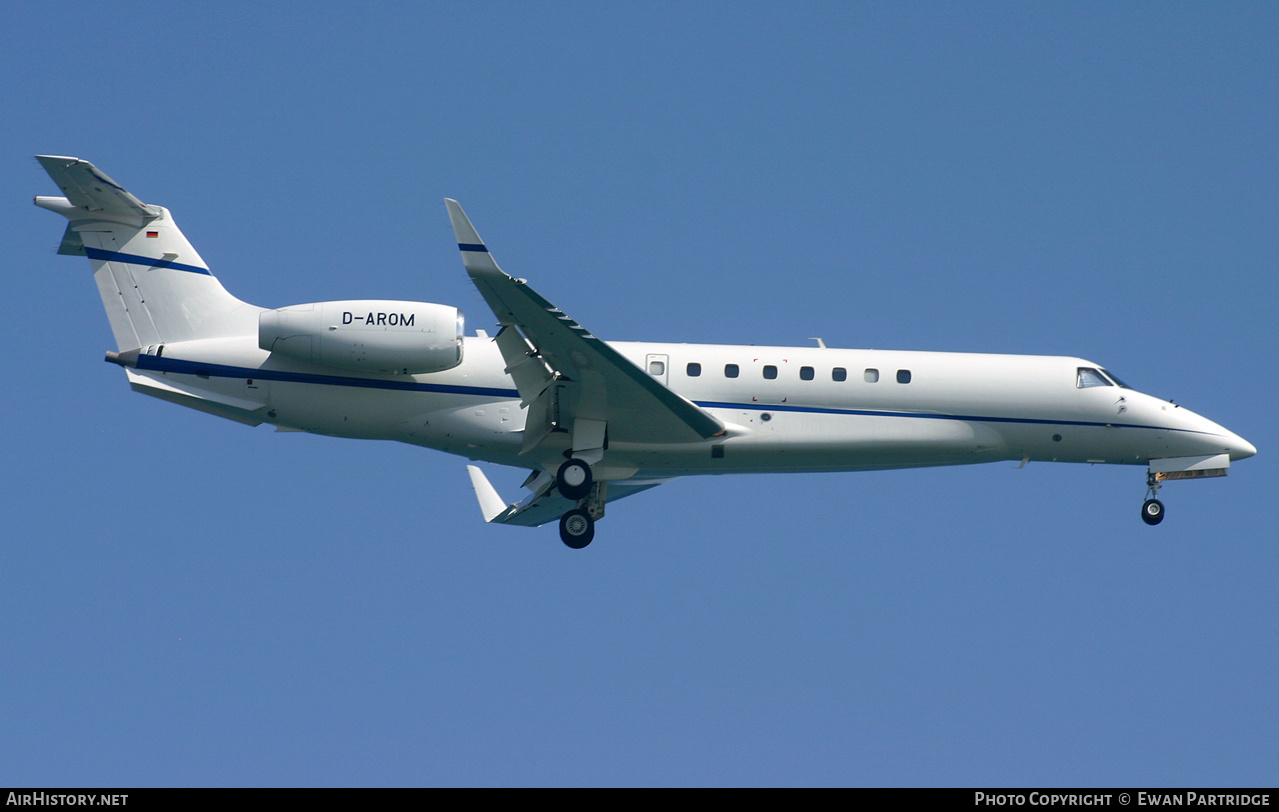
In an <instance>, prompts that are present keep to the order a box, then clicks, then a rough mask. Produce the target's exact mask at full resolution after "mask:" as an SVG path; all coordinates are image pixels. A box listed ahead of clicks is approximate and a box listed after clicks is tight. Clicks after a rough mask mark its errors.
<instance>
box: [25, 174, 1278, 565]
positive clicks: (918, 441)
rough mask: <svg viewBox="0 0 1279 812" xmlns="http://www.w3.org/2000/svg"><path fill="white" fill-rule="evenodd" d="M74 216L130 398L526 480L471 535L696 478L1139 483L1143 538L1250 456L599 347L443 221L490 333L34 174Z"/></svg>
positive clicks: (1051, 399) (1073, 416)
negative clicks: (333, 295) (269, 279)
mask: <svg viewBox="0 0 1279 812" xmlns="http://www.w3.org/2000/svg"><path fill="white" fill-rule="evenodd" d="M38 160H39V161H40V164H41V165H42V166H43V167H44V169H45V170H46V171H47V172H48V173H49V175H50V176H51V177H52V178H53V180H54V181H55V182H56V183H57V184H58V186H59V187H60V188H61V189H62V192H63V194H64V195H65V196H64V197H37V198H36V199H35V203H36V205H37V206H40V207H42V208H45V209H49V210H50V211H54V212H57V213H58V214H61V215H63V216H64V217H66V218H67V219H68V220H69V221H70V223H69V224H68V226H67V230H66V233H65V235H64V236H63V238H62V244H61V246H60V247H59V249H58V253H60V254H72V255H78V256H85V257H88V258H89V263H90V265H91V266H92V267H93V276H94V279H95V280H96V281H97V284H98V291H99V292H100V293H101V294H102V302H103V304H104V305H105V306H106V311H107V318H108V320H109V321H110V323H111V330H112V332H113V333H114V335H115V342H116V347H117V350H116V351H114V352H108V353H107V360H108V361H110V362H112V363H115V364H119V365H120V366H122V367H124V371H125V374H126V375H127V376H128V379H129V384H130V386H132V387H133V389H134V390H136V391H138V392H142V393H144V394H147V395H152V396H154V397H158V398H162V399H164V400H168V401H171V402H173V403H178V404H181V405H183V406H189V407H191V408H194V409H199V410H201V411H204V412H209V413H211V414H215V415H218V416H220V417H225V418H228V419H231V420H235V421H238V422H241V423H246V424H249V425H253V426H256V425H259V424H261V423H270V424H273V425H275V426H276V427H277V430H279V431H309V432H313V433H316V434H327V435H333V436H338V437H356V438H367V439H379V440H398V441H400V442H405V443H412V444H414V445H421V446H427V447H429V448H436V449H439V450H441V451H446V452H449V453H451V454H458V455H462V456H465V457H468V458H470V459H472V460H479V461H483V462H489V463H496V464H499V465H513V466H519V467H521V468H525V469H530V470H531V473H530V474H529V476H528V479H527V480H526V481H525V483H524V485H525V487H527V488H528V489H529V490H530V491H531V493H530V494H529V495H528V496H527V497H526V498H525V499H524V500H523V501H520V502H517V503H514V504H508V503H507V502H506V501H505V500H503V499H502V498H501V497H500V496H498V494H497V492H496V490H494V488H493V486H492V485H491V484H490V483H489V480H488V478H487V477H486V476H485V475H484V473H483V472H482V471H481V470H480V469H479V468H478V467H476V466H474V465H470V466H468V469H469V471H470V477H471V482H472V485H473V486H474V488H475V493H476V495H477V496H478V498H479V503H480V509H481V511H482V513H483V515H484V518H485V520H487V521H489V522H498V523H502V524H514V525H524V526H537V525H542V524H545V523H547V522H550V521H554V520H556V519H558V520H559V525H560V538H561V539H562V540H563V541H564V543H565V544H567V545H568V546H570V547H574V548H581V547H585V546H586V545H587V544H589V543H590V542H591V539H592V538H593V537H594V535H595V522H596V521H598V520H599V519H600V517H602V516H603V515H604V507H605V504H606V503H607V502H609V501H611V500H615V499H620V498H623V497H626V496H630V495H632V494H635V493H639V492H640V491H643V490H646V489H648V488H652V487H655V486H656V485H659V484H661V483H663V482H666V481H668V480H670V479H672V478H674V477H678V476H685V475H691V474H729V473H776V472H790V471H868V470H883V469H890V468H914V467H922V466H935V465H961V464H968V463H979V462H995V461H998V460H1020V461H1021V463H1022V464H1023V465H1024V464H1025V463H1027V462H1029V461H1032V460H1034V461H1045V462H1080V463H1110V464H1120V465H1142V466H1147V468H1148V471H1147V479H1146V485H1147V490H1146V500H1145V503H1144V504H1143V505H1142V508H1141V516H1142V518H1143V519H1144V520H1145V521H1146V523H1147V524H1152V525H1153V524H1158V523H1159V522H1160V521H1161V520H1162V519H1163V517H1164V506H1163V504H1162V503H1161V502H1160V501H1159V500H1158V498H1157V495H1158V492H1159V489H1160V487H1161V486H1162V484H1163V483H1164V482H1165V481H1167V480H1171V479H1193V478H1199V477H1212V476H1222V475H1224V474H1225V473H1226V471H1227V469H1228V468H1229V467H1230V463H1231V462H1232V461H1233V460H1239V459H1243V458H1245V457H1251V456H1252V455H1253V454H1255V453H1256V449H1255V448H1254V447H1253V446H1252V445H1251V444H1250V443H1248V442H1247V441H1246V440H1244V439H1243V438H1242V437H1239V436H1238V435H1236V434H1234V433H1232V432H1230V431H1228V430H1226V429H1225V428H1223V427H1221V426H1219V425H1217V424H1216V423H1214V422H1212V421H1211V420H1208V419H1207V418H1204V417H1200V416H1199V415H1197V414H1195V413H1194V412H1191V411H1189V410H1187V409H1183V408H1181V407H1179V406H1176V405H1175V404H1173V403H1170V402H1167V401H1163V400H1159V399H1157V398H1154V397H1151V396H1150V395H1144V394H1142V393H1140V392H1137V391H1135V390H1133V389H1131V388H1129V387H1128V386H1126V385H1125V384H1124V383H1123V382H1122V381H1121V380H1119V379H1118V378H1116V377H1115V376H1114V375H1112V374H1111V373H1110V372H1108V371H1107V370H1105V369H1103V368H1102V367H1101V366H1100V365H1098V364H1095V363H1093V362H1091V361H1086V360H1083V359H1081V358H1063V357H1048V356H1028V355H979V354H968V353H937V352H893V351H883V350H841V349H829V348H826V347H825V346H824V345H823V344H822V342H820V341H819V342H818V346H816V347H803V348H800V347H757V346H727V345H706V344H654V343H638V342H625V343H623V342H618V343H613V344H610V343H606V342H604V341H602V340H601V339H599V338H597V337H596V336H595V334H594V333H592V332H591V331H589V330H587V329H586V328H585V327H583V326H582V325H581V324H579V323H578V322H576V321H575V320H573V319H572V318H570V317H569V316H568V315H567V314H565V313H564V312H563V311H561V310H560V309H559V308H558V307H556V306H555V305H553V304H551V303H550V302H549V301H547V300H546V299H544V298H542V297H541V296H540V295H539V294H537V293H536V292H534V290H533V289H532V288H531V287H529V285H528V284H527V283H526V282H525V281H524V280H523V279H515V278H513V277H510V276H508V275H507V274H505V273H504V272H503V271H502V270H501V269H500V268H499V267H498V266H497V263H496V262H495V261H494V260H493V256H492V254H490V253H489V250H488V248H487V247H486V246H485V245H484V242H483V240H481V239H480V236H479V234H478V233H476V231H475V228H474V227H473V226H472V225H471V222H470V220H468V219H467V217H466V214H465V213H463V211H462V208H461V206H459V205H458V204H457V203H456V202H455V201H453V200H446V201H445V204H446V206H447V208H448V214H449V218H450V220H452V223H453V230H454V232H455V234H456V237H457V242H458V248H459V249H461V252H462V262H463V264H464V265H465V267H466V271H467V273H468V274H469V275H470V277H471V280H472V281H473V282H474V283H475V286H476V287H477V288H478V289H479V291H480V294H481V295H482V296H483V297H484V300H485V302H487V303H488V306H489V307H490V308H492V310H493V313H494V315H495V316H496V317H497V322H498V324H499V325H500V329H499V330H498V332H497V333H496V335H494V336H492V337H490V336H489V335H488V334H487V333H485V332H484V331H477V333H476V335H474V336H464V335H463V331H462V328H463V325H462V314H461V312H460V311H458V309H457V308H455V307H450V306H447V305H441V304H428V303H423V302H401V301H378V300H358V301H340V302H318V303H313V304H303V305H294V306H291V307H282V308H278V309H275V310H267V309H264V308H261V307H255V306H253V305H249V304H246V303H244V302H242V301H240V300H239V299H236V298H235V297H234V296H232V295H231V294H229V293H227V292H226V290H225V289H224V288H223V287H222V285H221V284H220V283H219V282H218V280H217V279H215V278H214V277H213V276H212V275H211V274H210V273H209V268H208V265H206V264H205V262H204V260H203V259H201V258H200V255H199V254H197V253H196V252H195V249H194V248H192V247H191V244H190V243H188V242H187V240H186V238H185V237H183V236H182V232H181V231H179V230H178V227H177V226H176V225H175V224H174V222H173V217H172V216H171V215H170V214H169V212H168V210H167V209H164V208H162V207H160V206H153V205H148V204H145V203H143V202H142V201H140V200H139V199H138V198H136V197H134V196H133V195H132V194H130V193H129V192H127V191H125V189H123V188H122V187H121V186H119V185H118V184H117V183H115V181H113V180H111V179H110V178H108V177H107V176H106V175H104V174H103V173H102V172H101V171H99V170H98V169H97V168H96V167H94V166H93V164H91V163H89V162H87V161H82V160H80V159H78V158H67V157H60V156H53V155H41V156H38Z"/></svg>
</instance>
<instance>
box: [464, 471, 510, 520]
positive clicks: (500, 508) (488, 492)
mask: <svg viewBox="0 0 1279 812" xmlns="http://www.w3.org/2000/svg"><path fill="white" fill-rule="evenodd" d="M466 471H467V473H469V474H470V475H471V486H472V487H473V488H475V495H476V497H477V498H478V499H479V500H480V513H482V514H483V515H484V521H486V522H491V521H493V520H494V519H496V518H497V517H498V516H500V515H502V513H503V512H504V511H505V510H506V509H507V508H508V507H509V505H507V504H506V503H505V502H503V501H502V497H500V496H498V495H497V489H496V488H494V487H493V485H492V483H490V482H489V479H488V477H486V476H484V472H483V471H481V470H480V469H479V468H478V467H477V466H474V465H468V466H466Z"/></svg>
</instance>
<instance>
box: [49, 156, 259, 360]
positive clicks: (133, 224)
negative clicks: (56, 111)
mask: <svg viewBox="0 0 1279 812" xmlns="http://www.w3.org/2000/svg"><path fill="white" fill-rule="evenodd" d="M36 160H38V161H39V162H40V165H41V166H43V167H44V169H45V171H46V172H48V173H49V177H51V178H53V180H54V182H55V183H57V184H58V186H59V187H60V188H61V189H62V191H63V193H64V194H65V195H66V197H44V196H39V197H36V199H35V204H36V205H37V206H39V207H41V208H44V209H48V210H49V211H54V212H57V213H58V214H61V215H62V216H63V217H66V218H67V220H69V221H70V222H69V223H68V225H67V230H66V233H65V234H64V235H63V237H62V245H61V246H59V247H58V253H59V254H71V255H78V256H84V257H88V258H89V263H90V264H91V265H92V266H93V277H94V279H95V280H96V281H97V283H98V292H99V293H100V294H101V295H102V304H103V305H104V306H105V307H106V311H107V318H108V319H109V320H110V322H111V332H112V333H114V335H115V342H116V347H117V349H119V350H121V351H127V350H134V349H139V348H147V347H154V346H156V345H159V344H165V343H169V342H176V341H188V340H191V339H197V338H220V337H224V336H232V335H243V334H245V333H254V332H256V331H257V327H258V313H259V312H260V310H261V308H258V307H254V306H253V305H249V304H246V303H245V302H242V301H240V300H239V299H237V298H235V297H234V296H232V295H231V294H230V293H227V291H226V289H225V288H223V287H222V284H221V283H220V282H218V280H217V279H215V278H214V277H213V275H212V274H210V273H209V266H208V265H206V264H205V262H204V260H203V259H201V258H200V255H199V254H197V253H196V251H195V249H194V248H192V247H191V243H189V242H187V239H186V237H184V236H183V235H182V232H181V231H180V230H179V229H178V227H177V225H176V224H175V223H174V222H173V217H172V216H171V215H170V214H169V211H168V209H165V208H164V207H162V206H151V205H148V204H146V203H143V202H142V201H141V200H138V198H136V197H134V196H133V195H132V194H130V193H129V192H127V191H126V190H125V189H124V188H122V187H121V186H120V185H119V184H117V183H116V182H115V181H113V180H111V179H110V178H109V177H107V176H106V175H105V174H103V173H102V172H101V171H100V170H99V169H98V168H97V167H95V166H94V165H93V164H91V163H89V162H88V161H82V160H80V159H79V158H68V157H64V156H59V155H37V156H36Z"/></svg>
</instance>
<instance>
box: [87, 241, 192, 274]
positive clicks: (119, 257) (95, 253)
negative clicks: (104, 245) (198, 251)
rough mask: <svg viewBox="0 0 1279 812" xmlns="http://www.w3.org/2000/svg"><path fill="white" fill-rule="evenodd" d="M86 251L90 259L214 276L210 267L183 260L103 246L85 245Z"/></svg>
mask: <svg viewBox="0 0 1279 812" xmlns="http://www.w3.org/2000/svg"><path fill="white" fill-rule="evenodd" d="M84 253H85V255H86V256H88V257H89V259H97V260H101V261H103V262H127V263H129V264H130V265H145V266H147V267H148V268H168V269H170V270H174V271H186V272H187V273H202V274H204V275H206V276H212V275H213V274H211V273H209V269H208V268H201V267H199V266H198V265H183V264H182V263H181V262H170V261H169V260H167V259H155V258H154V257H142V256H138V255H137V254H121V253H120V252H118V251H103V250H102V249H101V248H90V247H89V246H87V245H86V246H85V247H84Z"/></svg>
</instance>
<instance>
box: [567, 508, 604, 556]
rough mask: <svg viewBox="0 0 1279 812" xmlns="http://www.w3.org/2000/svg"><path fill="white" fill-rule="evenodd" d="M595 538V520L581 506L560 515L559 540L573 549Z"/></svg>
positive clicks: (578, 548) (577, 548) (583, 545)
mask: <svg viewBox="0 0 1279 812" xmlns="http://www.w3.org/2000/svg"><path fill="white" fill-rule="evenodd" d="M593 538H595V520H594V519H592V518H591V514H589V513H587V512H586V511H585V510H582V509H581V508H574V509H573V510H570V511H569V512H568V513H565V514H564V515H563V516H561V517H560V541H563V542H564V543H565V544H567V545H568V546H569V547H572V548H573V549H574V550H580V549H582V548H583V547H585V546H586V545H588V544H590V543H591V539H593Z"/></svg>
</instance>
